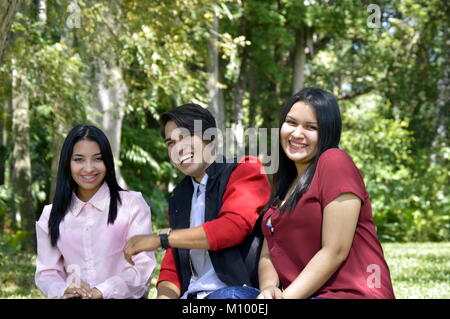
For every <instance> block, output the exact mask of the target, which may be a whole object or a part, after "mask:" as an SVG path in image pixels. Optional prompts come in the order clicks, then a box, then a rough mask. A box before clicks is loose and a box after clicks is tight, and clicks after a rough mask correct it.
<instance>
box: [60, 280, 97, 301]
mask: <svg viewBox="0 0 450 319" xmlns="http://www.w3.org/2000/svg"><path fill="white" fill-rule="evenodd" d="M76 297H80V298H83V299H90V298H92V289H91V287H90V286H89V284H87V283H85V282H83V281H80V283H79V284H78V283H72V284H71V285H70V286H69V287H67V289H66V291H64V295H63V296H62V299H69V298H76Z"/></svg>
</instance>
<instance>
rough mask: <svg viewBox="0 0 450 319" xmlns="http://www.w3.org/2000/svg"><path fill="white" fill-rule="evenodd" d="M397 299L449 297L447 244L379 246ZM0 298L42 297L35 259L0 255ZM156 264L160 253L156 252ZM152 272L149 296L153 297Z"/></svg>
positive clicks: (156, 275) (20, 255) (449, 263)
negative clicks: (36, 285)
mask: <svg viewBox="0 0 450 319" xmlns="http://www.w3.org/2000/svg"><path fill="white" fill-rule="evenodd" d="M383 249H384V253H385V257H386V261H387V263H388V265H389V267H390V270H391V276H392V281H393V284H394V291H395V295H396V297H397V298H400V299H409V298H419V299H435V298H444V299H449V298H450V243H406V244H397V243H395V244H391V243H389V244H388V243H386V244H383ZM1 254H2V258H1V259H0V298H44V296H43V295H42V294H41V293H40V291H39V290H38V289H37V288H36V287H35V285H34V270H35V259H36V257H35V256H34V255H32V254H23V253H18V254H13V253H11V252H10V253H4V252H1ZM157 260H158V262H159V263H160V261H161V254H160V253H157ZM158 274H159V269H156V271H155V273H154V276H153V278H152V281H151V287H150V291H149V297H150V298H154V297H155V296H156V289H155V284H156V279H157V277H158Z"/></svg>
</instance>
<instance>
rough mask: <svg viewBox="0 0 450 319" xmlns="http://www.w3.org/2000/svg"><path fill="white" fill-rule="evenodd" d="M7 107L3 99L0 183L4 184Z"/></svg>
mask: <svg viewBox="0 0 450 319" xmlns="http://www.w3.org/2000/svg"><path fill="white" fill-rule="evenodd" d="M8 108H9V101H7V100H5V101H3V104H2V107H1V109H0V185H3V184H5V172H6V166H5V165H6V145H7V143H8Z"/></svg>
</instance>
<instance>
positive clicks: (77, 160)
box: [73, 157, 83, 163]
mask: <svg viewBox="0 0 450 319" xmlns="http://www.w3.org/2000/svg"><path fill="white" fill-rule="evenodd" d="M73 161H74V162H77V163H79V162H82V161H83V159H82V158H81V157H76V158H74V159H73Z"/></svg>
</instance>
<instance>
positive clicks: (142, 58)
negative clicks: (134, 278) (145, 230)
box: [0, 0, 450, 250]
mask: <svg viewBox="0 0 450 319" xmlns="http://www.w3.org/2000/svg"><path fill="white" fill-rule="evenodd" d="M369 4H370V2H369V1H349V0H342V1H332V0H328V1H327V0H323V1H318V0H316V1H315V0H304V1H303V0H276V1H275V0H266V1H259V0H222V1H211V0H209V1H208V0H174V1H162V0H161V1H159V0H154V1H138V0H133V1H132V0H114V1H106V0H104V1H100V0H99V1H94V0H23V1H13V0H9V1H3V2H2V4H1V5H0V19H1V21H0V53H2V52H4V53H3V57H2V56H1V54H0V59H1V62H0V63H1V64H0V232H1V233H2V235H1V238H2V239H1V240H2V242H3V243H2V245H9V246H11V245H12V246H16V247H17V248H18V249H19V248H23V249H30V250H32V249H33V247H34V222H35V220H37V218H38V217H39V215H40V213H41V211H42V208H43V206H44V205H46V204H48V203H51V201H52V199H53V194H54V187H55V186H54V184H55V177H56V170H57V165H58V160H59V158H58V157H59V150H60V148H61V145H62V142H63V140H64V137H65V135H66V134H67V132H68V131H69V130H70V128H71V127H73V126H74V125H75V124H78V123H82V122H89V123H93V124H95V125H97V126H99V127H100V128H102V129H103V130H104V131H105V133H106V134H107V135H108V137H109V139H110V142H111V144H112V147H113V152H114V155H115V157H116V164H117V174H118V176H119V179H120V183H121V184H122V185H123V186H126V187H127V188H129V189H133V190H136V191H140V192H142V194H143V195H144V197H145V198H146V200H147V202H148V203H149V205H150V206H151V208H152V214H153V222H154V227H158V228H159V227H162V226H164V225H165V224H166V223H167V221H166V215H165V211H166V209H167V203H166V200H167V197H168V194H169V192H170V190H171V189H172V187H173V185H174V184H175V183H176V182H177V181H178V180H179V179H180V176H179V174H178V173H177V171H176V170H174V169H173V168H172V167H171V166H170V164H169V163H168V161H167V155H166V150H165V146H164V143H163V141H162V139H161V137H160V127H159V124H158V119H159V116H160V114H162V113H163V112H164V111H166V110H168V109H170V108H172V107H174V106H177V105H180V104H182V103H188V102H194V103H198V104H201V105H203V106H205V107H208V108H209V109H210V110H211V111H212V112H213V114H214V115H215V116H216V118H217V120H218V126H219V127H220V128H222V129H223V128H225V127H230V128H233V132H234V133H236V134H237V136H238V137H239V134H238V133H239V132H243V131H244V130H245V129H247V128H249V127H253V128H271V127H277V126H278V114H279V110H280V109H281V106H282V105H283V103H284V102H285V101H286V100H287V99H288V97H289V96H290V95H291V94H292V93H293V92H295V91H298V90H299V89H301V88H302V87H305V86H318V87H322V88H324V89H326V90H329V91H331V92H333V93H334V94H335V95H336V96H337V97H338V99H339V103H340V106H341V111H342V115H343V121H344V127H343V137H342V143H341V147H342V148H343V149H344V150H346V151H348V152H349V153H350V155H351V156H352V157H353V158H354V160H355V162H356V164H357V165H358V167H359V168H360V170H361V172H362V173H363V175H364V179H365V182H366V185H367V188H368V191H369V194H370V196H371V200H372V204H373V212H374V218H375V220H376V223H377V226H378V233H379V236H380V238H381V240H382V241H444V240H447V241H448V240H449V239H450V217H449V212H450V198H449V194H448V189H449V186H450V185H449V176H450V175H449V174H450V173H449V167H450V165H449V158H450V147H449V143H448V140H449V136H450V135H449V133H450V132H449V124H450V116H449V49H450V48H449V46H450V43H449V40H448V39H449V28H450V26H449V19H448V17H449V16H450V12H449V10H450V9H449V3H448V2H447V1H439V0H427V1H425V0H401V1H381V0H380V1H377V3H376V5H377V8H378V9H379V11H377V10H376V8H375V9H372V8H368V7H369ZM12 11H15V12H16V13H15V15H14V14H12V13H11V12H12ZM378 13H379V14H380V15H379V16H377V14H378ZM11 16H12V18H13V19H12V18H11ZM3 44H4V45H3ZM269 138H270V136H269ZM245 142H246V141H245V140H243V139H239V138H238V139H237V145H236V146H234V147H238V148H245V147H246V145H245ZM269 145H270V144H269ZM226 147H228V148H229V147H233V146H231V145H226Z"/></svg>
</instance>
